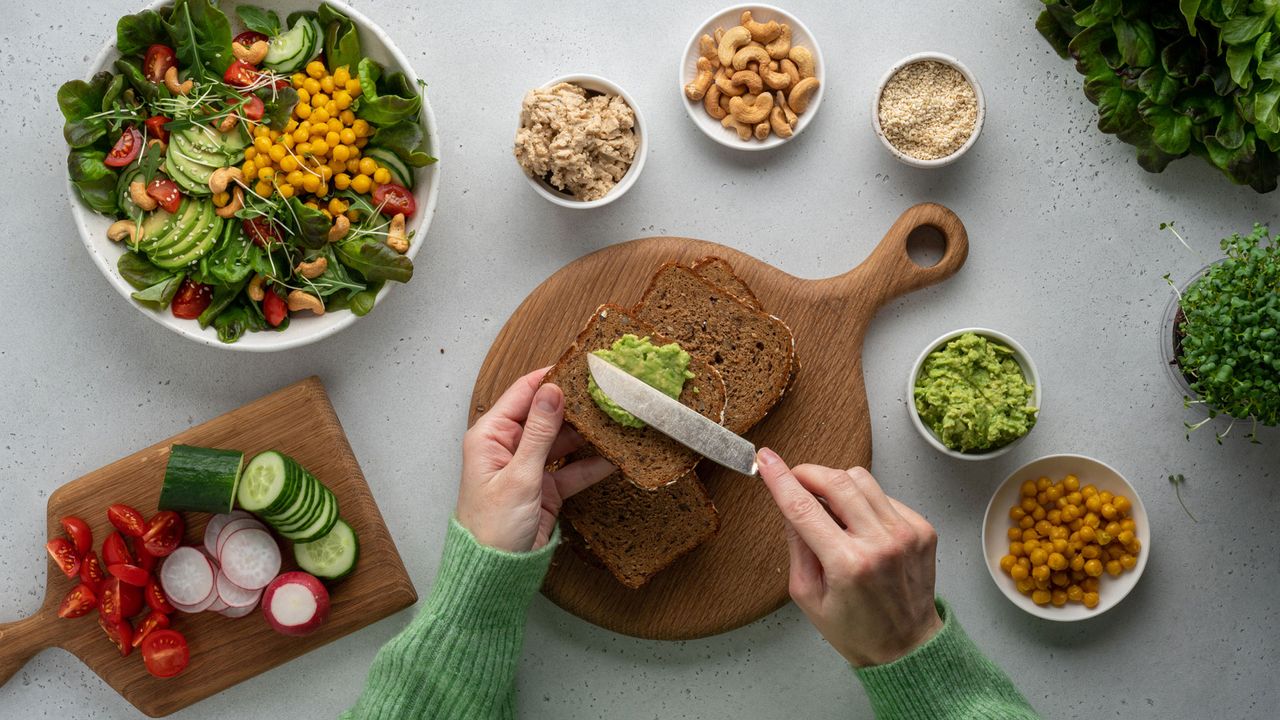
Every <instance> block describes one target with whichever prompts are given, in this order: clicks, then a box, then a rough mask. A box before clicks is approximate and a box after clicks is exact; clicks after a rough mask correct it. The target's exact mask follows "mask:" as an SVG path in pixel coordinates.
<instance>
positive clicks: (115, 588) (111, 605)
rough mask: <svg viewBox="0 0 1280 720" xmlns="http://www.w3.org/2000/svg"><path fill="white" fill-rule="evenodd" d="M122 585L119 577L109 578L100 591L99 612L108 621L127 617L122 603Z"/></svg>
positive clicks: (117, 620) (116, 620)
mask: <svg viewBox="0 0 1280 720" xmlns="http://www.w3.org/2000/svg"><path fill="white" fill-rule="evenodd" d="M120 587H121V585H120V579H119V578H107V580H106V582H104V583H102V590H101V591H100V592H99V593H98V614H99V615H101V616H102V618H103V619H104V620H106V621H107V622H113V623H114V622H119V621H120V620H122V619H124V617H125V614H124V608H123V607H122V606H121V604H120Z"/></svg>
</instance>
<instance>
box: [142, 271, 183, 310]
mask: <svg viewBox="0 0 1280 720" xmlns="http://www.w3.org/2000/svg"><path fill="white" fill-rule="evenodd" d="M185 277H186V274H185V273H178V274H176V275H170V276H169V278H168V279H166V280H161V281H160V282H158V283H156V284H155V285H152V286H151V287H148V288H147V289H145V290H142V291H139V292H136V293H133V294H132V295H130V297H132V298H133V299H134V300H137V301H138V302H140V303H142V304H143V305H146V306H148V307H150V308H152V309H153V310H163V309H165V308H167V307H169V303H170V302H172V301H173V296H174V295H177V294H178V288H180V287H182V280H183V278H185Z"/></svg>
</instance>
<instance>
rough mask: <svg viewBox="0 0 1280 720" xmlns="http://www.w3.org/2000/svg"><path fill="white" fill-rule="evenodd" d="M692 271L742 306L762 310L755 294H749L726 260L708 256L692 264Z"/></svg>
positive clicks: (762, 307) (748, 289)
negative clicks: (732, 297)
mask: <svg viewBox="0 0 1280 720" xmlns="http://www.w3.org/2000/svg"><path fill="white" fill-rule="evenodd" d="M693 271H694V272H695V273H697V274H698V277H700V278H702V279H703V280H706V281H707V282H709V283H711V284H712V285H715V286H717V287H719V288H722V289H724V291H725V292H727V293H729V294H730V295H732V296H734V297H736V298H738V299H739V300H741V301H742V304H743V305H746V306H748V307H752V308H755V309H756V310H764V306H763V305H761V304H760V300H759V299H758V298H756V294H755V293H753V292H751V288H749V287H747V284H746V283H745V282H743V280H742V278H740V277H738V274H737V273H735V272H734V271H733V265H731V264H729V261H728V260H725V259H724V258H718V257H716V256H714V255H708V256H706V257H704V258H702V259H701V260H698V261H697V262H695V263H694V264H693Z"/></svg>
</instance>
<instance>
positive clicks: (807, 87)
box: [787, 77, 818, 115]
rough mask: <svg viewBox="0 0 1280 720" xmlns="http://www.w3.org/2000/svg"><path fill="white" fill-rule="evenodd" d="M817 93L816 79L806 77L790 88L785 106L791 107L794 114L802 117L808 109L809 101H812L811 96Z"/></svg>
mask: <svg viewBox="0 0 1280 720" xmlns="http://www.w3.org/2000/svg"><path fill="white" fill-rule="evenodd" d="M817 91H818V78H816V77H807V78H805V79H803V80H801V81H800V82H798V83H796V86H795V87H793V88H791V93H790V94H789V95H787V104H788V105H790V106H791V109H792V110H793V111H795V114H797V115H803V114H804V111H805V110H806V109H808V107H809V101H810V100H812V99H813V95H814V93H816V92H817Z"/></svg>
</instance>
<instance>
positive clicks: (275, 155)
mask: <svg viewBox="0 0 1280 720" xmlns="http://www.w3.org/2000/svg"><path fill="white" fill-rule="evenodd" d="M267 155H268V156H269V157H270V158H271V161H272V162H277V163H278V162H281V161H283V160H284V159H285V158H286V157H288V156H289V151H288V150H285V149H284V146H283V145H272V146H271V148H270V149H269V150H267Z"/></svg>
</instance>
